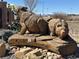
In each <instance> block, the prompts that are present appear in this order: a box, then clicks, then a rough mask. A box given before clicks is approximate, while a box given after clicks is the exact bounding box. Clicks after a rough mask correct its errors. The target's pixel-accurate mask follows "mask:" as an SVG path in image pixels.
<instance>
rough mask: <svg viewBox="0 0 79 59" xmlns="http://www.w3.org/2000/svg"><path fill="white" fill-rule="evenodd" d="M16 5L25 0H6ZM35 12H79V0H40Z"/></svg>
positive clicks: (21, 3) (22, 3)
mask: <svg viewBox="0 0 79 59" xmlns="http://www.w3.org/2000/svg"><path fill="white" fill-rule="evenodd" d="M5 1H7V2H8V3H12V4H15V5H18V6H19V5H24V0H5ZM34 12H36V13H38V14H52V13H55V12H63V13H72V14H73V13H75V14H79V0H38V1H37V5H36V8H35V9H34Z"/></svg>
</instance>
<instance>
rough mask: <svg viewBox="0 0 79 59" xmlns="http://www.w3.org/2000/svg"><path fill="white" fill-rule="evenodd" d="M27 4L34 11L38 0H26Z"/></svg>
mask: <svg viewBox="0 0 79 59" xmlns="http://www.w3.org/2000/svg"><path fill="white" fill-rule="evenodd" d="M24 3H25V6H27V7H28V9H29V10H30V11H32V10H33V9H34V8H35V7H36V4H37V0H24Z"/></svg>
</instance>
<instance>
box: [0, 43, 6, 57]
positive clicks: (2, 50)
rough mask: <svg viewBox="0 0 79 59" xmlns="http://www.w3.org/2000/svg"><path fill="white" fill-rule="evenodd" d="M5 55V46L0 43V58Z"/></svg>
mask: <svg viewBox="0 0 79 59" xmlns="http://www.w3.org/2000/svg"><path fill="white" fill-rule="evenodd" d="M5 53H6V46H5V44H4V43H0V57H3V56H4V55H5Z"/></svg>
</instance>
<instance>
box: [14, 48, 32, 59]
mask: <svg viewBox="0 0 79 59" xmlns="http://www.w3.org/2000/svg"><path fill="white" fill-rule="evenodd" d="M31 50H32V49H31V48H21V49H20V50H19V51H16V52H15V54H14V55H15V57H16V58H17V59H23V58H24V57H23V56H24V55H25V54H26V53H28V52H29V51H31Z"/></svg>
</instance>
